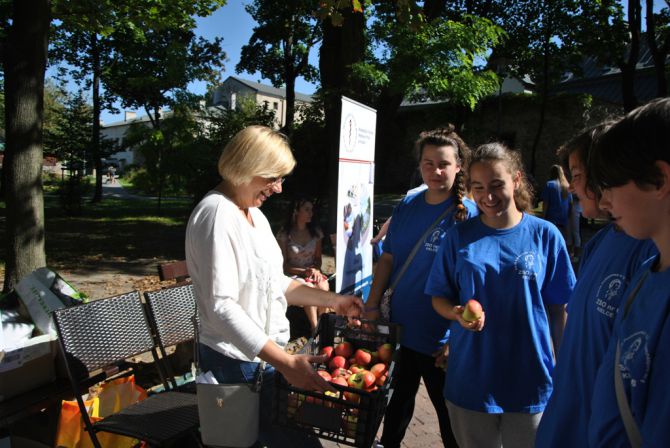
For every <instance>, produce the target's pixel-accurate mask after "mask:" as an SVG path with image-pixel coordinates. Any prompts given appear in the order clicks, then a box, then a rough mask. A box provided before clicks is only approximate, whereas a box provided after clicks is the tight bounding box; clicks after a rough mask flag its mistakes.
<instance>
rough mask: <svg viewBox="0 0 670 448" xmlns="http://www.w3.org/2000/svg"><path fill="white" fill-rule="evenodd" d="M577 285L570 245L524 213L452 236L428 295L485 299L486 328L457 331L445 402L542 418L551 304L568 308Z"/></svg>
mask: <svg viewBox="0 0 670 448" xmlns="http://www.w3.org/2000/svg"><path fill="white" fill-rule="evenodd" d="M574 284H575V274H574V272H573V270H572V265H571V264H570V257H569V256H568V251H567V249H566V247H565V241H564V240H563V237H562V236H561V234H560V232H559V231H558V229H557V228H556V226H554V225H552V224H550V223H548V222H547V221H544V220H542V219H539V218H536V217H534V216H531V215H528V214H524V215H523V217H522V219H521V222H520V223H519V224H517V225H516V226H514V227H512V228H510V229H494V228H491V227H488V226H486V225H485V224H484V223H482V221H481V220H480V219H479V218H473V219H470V220H468V221H465V222H463V223H460V224H458V225H456V226H454V227H453V228H452V229H451V230H450V231H449V232H447V235H446V236H445V238H444V240H443V241H442V245H441V246H440V250H439V252H438V254H437V256H436V257H435V261H434V263H433V267H432V270H431V273H430V276H429V277H428V282H427V284H426V293H427V294H430V295H431V296H440V297H446V298H448V299H450V300H452V301H453V302H454V303H460V304H465V302H467V301H468V300H469V299H472V298H474V299H476V300H478V301H479V302H480V303H481V304H482V307H483V308H484V311H485V312H486V324H485V326H484V329H483V330H482V331H481V332H472V331H469V330H465V329H464V328H462V327H461V326H460V325H458V324H454V325H452V327H451V339H450V353H449V364H448V368H447V378H446V381H445V388H444V395H445V398H446V399H447V400H449V401H450V402H452V403H453V404H455V405H456V406H460V407H462V408H465V409H469V410H472V411H478V412H487V413H491V414H497V413H503V412H522V413H536V412H542V411H543V410H544V407H545V405H546V403H547V400H548V399H549V395H550V394H551V372H552V370H553V367H554V361H553V356H552V342H551V336H550V330H549V321H548V317H547V312H546V310H545V305H547V304H563V303H566V302H567V301H568V298H569V297H570V294H571V293H572V288H573V287H574Z"/></svg>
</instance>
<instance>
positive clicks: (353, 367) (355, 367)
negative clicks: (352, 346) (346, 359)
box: [349, 364, 365, 373]
mask: <svg viewBox="0 0 670 448" xmlns="http://www.w3.org/2000/svg"><path fill="white" fill-rule="evenodd" d="M349 370H351V373H358V372H360V371H361V370H365V368H364V367H363V366H359V365H358V364H352V365H350V366H349Z"/></svg>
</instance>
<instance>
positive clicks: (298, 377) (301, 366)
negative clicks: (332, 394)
mask: <svg viewBox="0 0 670 448" xmlns="http://www.w3.org/2000/svg"><path fill="white" fill-rule="evenodd" d="M327 360H328V357H327V356H310V355H293V356H291V359H290V361H289V362H288V364H287V365H286V366H285V367H283V368H281V369H279V368H278V369H277V370H279V371H280V372H281V374H282V375H284V378H286V381H288V382H289V384H291V385H292V386H295V387H299V388H301V389H305V390H310V391H320V392H324V391H327V390H329V391H335V388H334V387H333V386H332V385H331V384H330V383H328V381H326V380H325V379H323V377H321V376H320V375H318V374H317V373H316V371H315V370H314V367H312V363H317V364H321V363H324V362H326V361H327Z"/></svg>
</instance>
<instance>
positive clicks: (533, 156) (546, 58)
mask: <svg viewBox="0 0 670 448" xmlns="http://www.w3.org/2000/svg"><path fill="white" fill-rule="evenodd" d="M544 20H547V23H546V24H545V26H544V28H545V34H544V42H543V45H542V47H543V49H542V52H543V53H542V78H543V79H542V85H541V89H540V121H539V123H538V125H537V131H536V132H535V138H534V139H533V146H532V147H531V149H530V167H529V172H530V174H531V175H532V176H533V177H536V173H535V168H536V166H535V165H536V164H537V162H536V160H537V147H538V146H539V145H540V139H541V137H542V130H543V128H544V121H545V117H546V115H547V100H548V96H549V64H550V58H551V54H550V53H551V50H550V48H551V35H552V31H551V25H552V22H551V19H550V18H548V17H546V16H545V19H544Z"/></svg>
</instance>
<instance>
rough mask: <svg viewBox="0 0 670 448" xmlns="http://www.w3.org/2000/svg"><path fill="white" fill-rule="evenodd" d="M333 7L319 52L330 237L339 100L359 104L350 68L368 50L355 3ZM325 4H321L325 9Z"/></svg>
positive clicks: (359, 90) (359, 85)
mask: <svg viewBox="0 0 670 448" xmlns="http://www.w3.org/2000/svg"><path fill="white" fill-rule="evenodd" d="M333 1H335V3H336V5H335V6H334V7H333V8H332V9H331V10H329V11H326V14H325V15H324V16H323V17H324V18H323V19H322V21H321V27H322V30H323V42H322V44H321V48H320V50H319V71H320V75H321V90H320V93H319V95H320V96H321V97H322V100H323V103H324V115H325V122H326V136H327V150H328V153H327V157H326V161H327V162H326V163H327V164H328V185H329V187H330V188H329V193H328V199H329V201H328V216H329V233H332V232H334V230H335V225H336V223H335V221H336V217H337V171H338V151H339V130H340V113H341V104H340V98H341V97H342V95H346V96H348V97H350V98H352V99H356V100H361V99H362V98H361V95H364V93H365V91H366V88H365V85H364V84H363V82H362V80H360V79H356V78H354V77H353V69H352V67H353V65H354V64H355V63H357V62H362V61H363V60H364V57H365V52H366V49H367V38H366V35H365V29H366V26H365V15H364V14H363V8H362V6H361V5H360V3H359V2H358V1H356V0H344V1H339V0H333ZM325 4H326V2H324V5H325Z"/></svg>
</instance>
